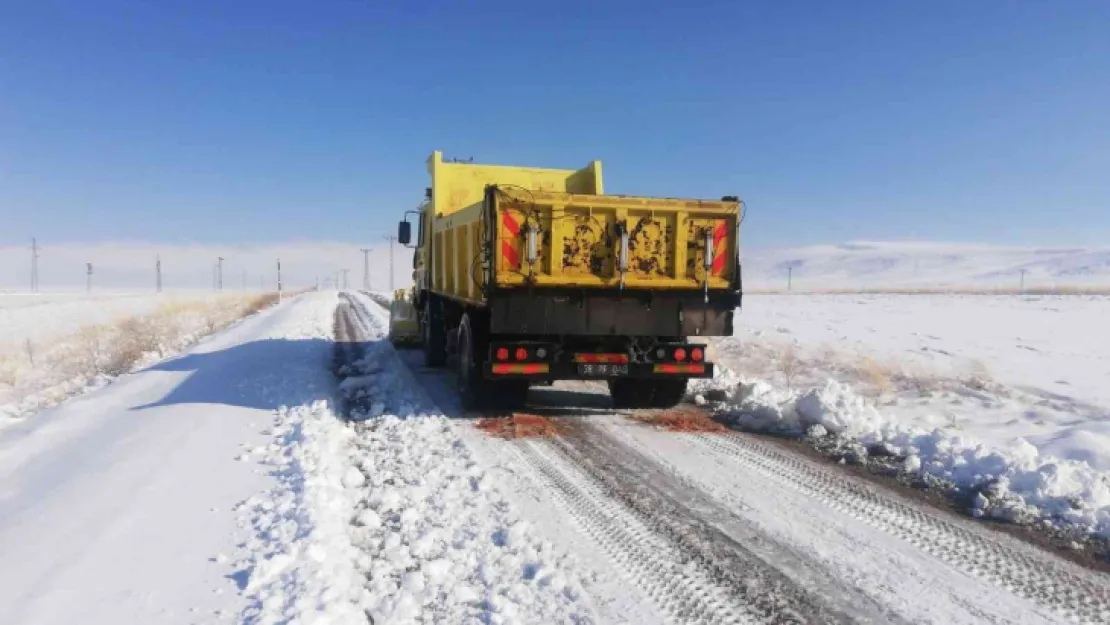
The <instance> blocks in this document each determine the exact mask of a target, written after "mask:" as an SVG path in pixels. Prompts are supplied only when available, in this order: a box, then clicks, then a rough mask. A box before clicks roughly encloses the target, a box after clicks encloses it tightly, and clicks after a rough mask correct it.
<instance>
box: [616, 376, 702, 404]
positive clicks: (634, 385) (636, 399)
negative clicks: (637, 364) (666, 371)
mask: <svg viewBox="0 0 1110 625" xmlns="http://www.w3.org/2000/svg"><path fill="white" fill-rule="evenodd" d="M609 396H610V397H612V399H613V407H614V408H622V409H628V408H674V407H675V406H677V405H678V404H679V403H680V402H681V401H682V398H683V397H685V396H686V380H652V381H648V380H627V379H625V380H609Z"/></svg>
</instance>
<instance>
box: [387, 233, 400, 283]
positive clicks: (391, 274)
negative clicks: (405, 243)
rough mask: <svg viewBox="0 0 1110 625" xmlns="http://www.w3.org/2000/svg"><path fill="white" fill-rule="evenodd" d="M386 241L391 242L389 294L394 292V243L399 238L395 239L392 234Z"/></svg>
mask: <svg viewBox="0 0 1110 625" xmlns="http://www.w3.org/2000/svg"><path fill="white" fill-rule="evenodd" d="M385 239H386V240H387V241H389V292H390V293H392V292H393V242H394V241H396V240H397V237H395V236H393V235H392V234H391V235H388V236H386V237H385Z"/></svg>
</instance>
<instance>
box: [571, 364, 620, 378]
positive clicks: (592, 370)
mask: <svg viewBox="0 0 1110 625" xmlns="http://www.w3.org/2000/svg"><path fill="white" fill-rule="evenodd" d="M578 374H579V375H582V376H588V377H593V376H618V375H628V365H614V364H602V363H590V364H579V365H578Z"/></svg>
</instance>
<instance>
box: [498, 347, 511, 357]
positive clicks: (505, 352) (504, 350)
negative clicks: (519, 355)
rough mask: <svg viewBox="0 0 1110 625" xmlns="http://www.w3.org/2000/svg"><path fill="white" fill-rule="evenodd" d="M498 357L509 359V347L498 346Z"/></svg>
mask: <svg viewBox="0 0 1110 625" xmlns="http://www.w3.org/2000/svg"><path fill="white" fill-rule="evenodd" d="M497 359H498V360H508V359H509V348H508V347H498V348H497Z"/></svg>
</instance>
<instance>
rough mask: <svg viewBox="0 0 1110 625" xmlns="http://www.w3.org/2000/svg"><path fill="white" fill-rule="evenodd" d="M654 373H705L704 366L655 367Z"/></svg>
mask: <svg viewBox="0 0 1110 625" xmlns="http://www.w3.org/2000/svg"><path fill="white" fill-rule="evenodd" d="M655 372H656V373H705V365H655Z"/></svg>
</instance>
